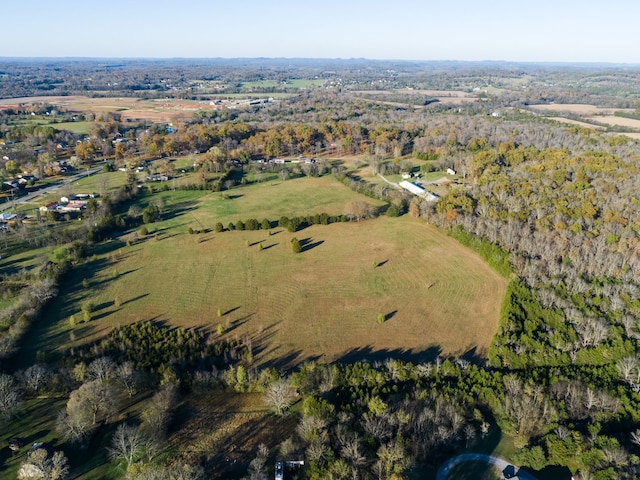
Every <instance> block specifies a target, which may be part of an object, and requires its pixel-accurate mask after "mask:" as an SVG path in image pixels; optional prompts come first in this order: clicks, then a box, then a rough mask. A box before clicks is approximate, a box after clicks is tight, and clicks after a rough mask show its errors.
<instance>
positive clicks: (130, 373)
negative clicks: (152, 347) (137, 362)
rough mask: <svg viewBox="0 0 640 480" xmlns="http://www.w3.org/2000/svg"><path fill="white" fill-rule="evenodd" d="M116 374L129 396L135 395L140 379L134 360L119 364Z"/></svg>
mask: <svg viewBox="0 0 640 480" xmlns="http://www.w3.org/2000/svg"><path fill="white" fill-rule="evenodd" d="M115 374H116V377H117V378H118V380H119V381H120V383H121V384H122V386H123V388H124V389H125V391H126V392H127V394H128V395H129V397H133V396H134V395H135V394H136V391H137V388H138V379H139V374H138V371H137V370H136V369H135V368H134V365H133V362H130V361H127V362H124V363H123V364H121V365H118V366H117V367H116V371H115Z"/></svg>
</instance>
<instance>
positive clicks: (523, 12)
mask: <svg viewBox="0 0 640 480" xmlns="http://www.w3.org/2000/svg"><path fill="white" fill-rule="evenodd" d="M638 14H640V3H632V2H630V1H620V0H618V1H615V0H614V1H613V2H610V3H609V4H608V8H603V7H602V6H598V5H586V4H584V3H583V2H578V1H576V0H567V1H564V2H553V1H551V0H541V1H540V2H537V3H536V4H521V3H518V2H515V3H514V2H510V1H506V0H497V1H496V2H494V3H492V4H491V5H490V6H485V5H482V4H479V3H478V2H473V1H471V0H460V1H458V2H449V3H438V4H433V5H430V4H428V3H426V4H424V3H417V2H414V1H409V0H397V1H396V2H394V3H393V5H391V6H390V5H389V4H388V2H382V1H381V0H369V1H364V0H353V1H350V2H339V1H337V0H325V2H322V3H321V4H302V3H300V2H294V1H292V0H276V1H275V2H269V3H266V2H259V1H257V0H247V1H246V2H244V3H243V4H242V5H241V8H238V7H237V6H236V5H234V4H233V3H230V2H224V3H218V2H208V1H205V0H185V1H184V2H181V3H180V4H177V3H175V2H170V1H168V0H156V1H154V2H150V1H147V0H141V1H138V2H125V1H124V0H113V1H112V2H110V3H109V4H101V5H92V4H87V3H86V2H82V1H79V0H60V1H58V2H50V1H48V0H33V1H32V2H25V3H23V4H20V3H18V2H11V3H9V4H7V5H6V6H4V8H3V30H4V31H3V33H4V37H5V39H10V41H5V42H4V45H3V46H2V47H0V57H9V58H132V59H141V58H146V59H172V58H179V59H194V58H200V59H203V58H227V59H233V58H291V59H294V58H309V59H369V60H406V61H461V62H464V61H472V62H480V61H504V62H516V63H613V64H637V63H640V52H638V50H637V49H636V48H635V46H636V45H637V44H638V43H639V41H640V30H638V29H636V27H635V24H634V23H635V18H637V16H638Z"/></svg>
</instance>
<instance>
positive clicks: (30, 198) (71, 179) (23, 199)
mask: <svg viewBox="0 0 640 480" xmlns="http://www.w3.org/2000/svg"><path fill="white" fill-rule="evenodd" d="M100 170H102V167H95V168H92V169H91V170H85V171H84V172H81V173H78V174H76V175H73V176H72V177H69V178H68V179H65V180H64V181H62V182H60V183H56V184H55V185H51V186H49V187H45V188H41V189H40V190H36V191H35V192H31V193H29V194H27V195H25V196H24V197H20V198H16V199H15V200H14V201H9V202H5V203H2V204H0V212H4V211H5V210H9V209H10V208H13V204H14V203H15V204H16V205H20V204H21V203H28V202H31V201H33V199H35V198H37V197H40V196H42V195H45V194H47V193H49V192H53V191H55V190H57V189H59V188H60V187H62V186H63V185H64V184H65V183H67V182H75V181H76V180H79V179H81V178H84V177H88V176H90V175H93V174H94V173H97V172H99V171H100Z"/></svg>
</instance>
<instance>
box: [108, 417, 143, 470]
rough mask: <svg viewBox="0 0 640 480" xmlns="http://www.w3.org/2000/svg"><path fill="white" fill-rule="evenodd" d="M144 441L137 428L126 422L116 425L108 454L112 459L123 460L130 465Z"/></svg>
mask: <svg viewBox="0 0 640 480" xmlns="http://www.w3.org/2000/svg"><path fill="white" fill-rule="evenodd" d="M145 443H146V439H145V437H144V436H143V435H142V434H141V433H140V431H139V429H138V428H136V427H134V426H132V425H126V424H120V425H118V428H117V429H116V433H114V435H113V438H112V440H111V447H110V448H109V456H110V457H111V458H112V459H114V460H124V461H125V462H127V465H131V464H132V463H133V461H134V460H135V459H136V456H137V455H138V454H139V453H140V450H141V449H142V448H143V447H144V445H145Z"/></svg>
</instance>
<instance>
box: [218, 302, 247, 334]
mask: <svg viewBox="0 0 640 480" xmlns="http://www.w3.org/2000/svg"><path fill="white" fill-rule="evenodd" d="M237 308H240V307H237ZM254 315H255V314H254V313H249V314H248V315H245V316H244V317H240V318H237V319H235V320H233V321H231V322H229V323H228V324H227V326H226V327H225V329H224V333H225V334H229V333H231V332H233V331H234V330H236V329H238V328H239V327H240V326H242V325H243V324H244V323H246V322H247V320H249V319H250V318H251V317H253V316H254Z"/></svg>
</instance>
